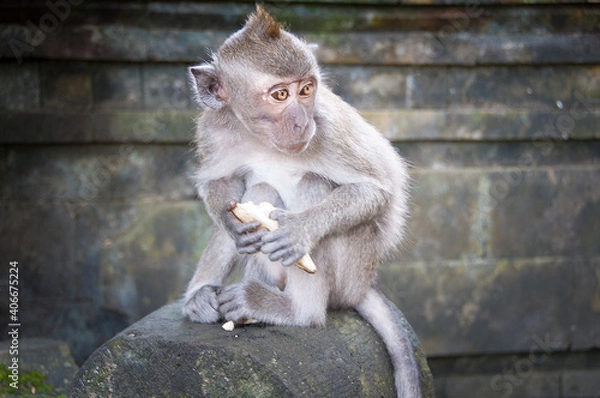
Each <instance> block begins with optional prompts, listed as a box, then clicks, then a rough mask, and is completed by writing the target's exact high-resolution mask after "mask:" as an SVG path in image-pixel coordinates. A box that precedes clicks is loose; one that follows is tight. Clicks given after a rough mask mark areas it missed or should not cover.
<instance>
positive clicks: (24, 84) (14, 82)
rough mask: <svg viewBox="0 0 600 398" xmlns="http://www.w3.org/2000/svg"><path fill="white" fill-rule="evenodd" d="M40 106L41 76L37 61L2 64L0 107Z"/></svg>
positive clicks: (13, 108) (35, 107) (19, 108)
mask: <svg viewBox="0 0 600 398" xmlns="http://www.w3.org/2000/svg"><path fill="white" fill-rule="evenodd" d="M39 107H40V77H39V71H38V64H37V63H35V62H31V63H24V64H21V65H18V64H15V63H1V64H0V109H11V110H17V109H18V110H24V109H32V108H33V109H37V108H39Z"/></svg>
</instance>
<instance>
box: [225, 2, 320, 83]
mask: <svg viewBox="0 0 600 398" xmlns="http://www.w3.org/2000/svg"><path fill="white" fill-rule="evenodd" d="M214 59H215V60H218V61H219V62H221V63H222V64H236V63H237V64H239V65H243V66H244V68H243V69H244V70H245V69H247V67H248V66H254V67H255V68H256V69H257V70H259V71H263V72H266V73H268V74H271V75H274V76H279V77H287V76H302V75H309V74H311V73H312V74H315V73H314V72H315V71H316V70H317V69H318V66H317V62H316V58H315V57H314V54H313V53H312V51H311V48H310V47H308V46H307V44H306V43H305V42H304V41H303V40H301V39H299V38H297V37H296V36H294V35H292V34H291V33H289V32H287V31H286V30H285V29H284V27H283V25H282V24H281V23H280V22H279V21H277V20H276V19H275V18H274V17H273V16H271V14H269V13H268V12H267V11H265V9H264V8H263V7H262V6H260V5H257V6H256V11H255V12H254V13H252V14H250V15H249V16H248V20H247V21H246V24H245V25H244V27H243V28H242V29H241V30H239V31H237V32H236V33H234V34H233V35H232V36H230V37H229V38H228V39H227V40H226V41H225V43H223V45H222V46H221V47H220V48H219V50H218V51H217V53H216V54H215V57H214Z"/></svg>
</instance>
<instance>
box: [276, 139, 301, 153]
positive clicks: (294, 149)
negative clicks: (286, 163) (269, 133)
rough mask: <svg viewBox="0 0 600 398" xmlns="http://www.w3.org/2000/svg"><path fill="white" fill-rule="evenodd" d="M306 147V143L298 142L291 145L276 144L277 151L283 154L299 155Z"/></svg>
mask: <svg viewBox="0 0 600 398" xmlns="http://www.w3.org/2000/svg"><path fill="white" fill-rule="evenodd" d="M307 146H308V141H300V142H295V143H291V144H279V143H278V144H277V149H279V150H280V151H282V152H285V153H290V154H294V153H300V152H303V151H304V150H305V149H306V147H307Z"/></svg>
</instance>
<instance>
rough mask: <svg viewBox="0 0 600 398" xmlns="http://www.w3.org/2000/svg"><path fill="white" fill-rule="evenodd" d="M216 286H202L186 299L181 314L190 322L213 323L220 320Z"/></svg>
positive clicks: (217, 288)
mask: <svg viewBox="0 0 600 398" xmlns="http://www.w3.org/2000/svg"><path fill="white" fill-rule="evenodd" d="M219 289H220V288H219V287H217V286H210V285H204V286H202V287H201V288H200V289H198V291H196V292H195V293H193V295H192V296H191V297H189V298H188V297H187V296H188V295H187V294H186V301H185V303H184V304H183V307H182V312H183V314H184V315H186V316H187V317H189V318H190V320H191V321H192V322H199V323H215V322H218V321H219V319H221V314H220V313H219V303H218V301H217V292H218V290H219Z"/></svg>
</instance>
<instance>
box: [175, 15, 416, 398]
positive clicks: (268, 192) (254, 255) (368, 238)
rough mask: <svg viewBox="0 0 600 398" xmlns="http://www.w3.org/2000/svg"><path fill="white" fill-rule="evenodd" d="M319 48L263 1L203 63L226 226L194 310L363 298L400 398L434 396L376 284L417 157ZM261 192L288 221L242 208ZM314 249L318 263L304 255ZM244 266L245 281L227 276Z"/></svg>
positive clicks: (203, 123)
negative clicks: (371, 119)
mask: <svg viewBox="0 0 600 398" xmlns="http://www.w3.org/2000/svg"><path fill="white" fill-rule="evenodd" d="M314 53H315V47H314V46H312V45H309V44H307V43H306V42H305V41H304V40H303V39H301V38H299V37H297V36H295V35H293V34H292V33H290V32H288V31H287V30H285V29H284V28H283V26H282V25H281V23H280V22H278V21H277V20H276V19H275V18H274V17H273V16H271V15H270V14H269V13H267V11H266V10H265V9H264V8H263V7H262V6H257V8H256V11H254V12H253V13H251V14H250V15H249V16H248V19H247V21H246V23H245V25H244V26H243V27H242V28H241V29H240V30H239V31H237V32H235V33H233V34H232V35H231V36H230V37H229V38H228V39H226V40H225V42H224V43H223V44H222V45H221V46H220V47H219V49H218V50H217V51H216V52H215V53H213V54H212V57H211V58H212V60H211V61H208V62H205V63H202V64H200V65H195V66H191V67H190V68H189V74H190V81H191V84H192V87H193V90H194V92H195V95H196V99H197V100H198V102H199V104H200V105H201V106H202V107H203V108H204V111H203V113H202V115H201V116H200V117H199V118H198V120H197V130H196V137H195V142H194V143H195V147H196V152H197V157H198V159H199V167H198V169H197V171H196V173H195V175H194V180H195V184H196V189H197V192H198V195H199V197H200V198H201V199H202V200H203V202H204V205H205V208H206V211H207V213H208V214H209V216H210V217H211V219H212V221H213V222H214V224H215V227H214V231H213V234H212V236H211V238H210V239H209V241H208V243H207V246H206V248H205V250H204V252H203V253H202V255H201V258H200V260H199V263H198V267H197V269H196V272H195V274H194V276H193V277H192V280H191V281H190V283H189V285H188V287H187V290H186V292H185V294H184V297H183V306H182V311H183V313H184V315H186V316H187V317H189V319H190V320H191V321H193V322H200V323H215V322H218V321H220V320H227V321H230V320H231V321H234V322H235V323H244V322H245V321H248V320H255V321H258V322H263V323H266V324H272V325H284V326H305V327H310V326H322V325H324V324H325V321H326V314H327V311H328V310H330V309H331V310H336V309H350V308H353V309H355V310H356V311H357V312H358V313H359V314H360V315H361V316H362V317H363V318H364V319H366V320H367V321H368V322H369V323H370V324H371V325H373V327H374V328H375V330H376V331H377V332H378V333H379V335H380V336H381V338H382V340H383V341H384V343H385V345H386V348H387V350H388V352H389V354H390V357H391V359H392V363H393V365H394V377H395V386H396V390H397V394H398V397H410V398H415V397H421V396H423V394H422V388H421V384H420V381H419V373H420V372H419V367H418V364H417V360H416V358H415V356H414V347H413V345H412V343H411V341H410V339H409V337H408V335H407V333H406V332H405V330H404V328H403V327H402V325H401V324H400V318H399V316H398V314H397V309H395V307H394V306H393V305H391V304H390V302H389V301H388V300H387V298H386V297H385V296H384V295H383V293H382V292H381V291H380V290H379V288H378V287H377V283H376V275H377V271H376V268H377V266H378V264H379V263H380V262H382V261H383V260H385V259H386V258H388V256H389V255H390V254H391V253H393V252H394V250H396V248H397V246H398V245H399V243H400V242H401V240H402V238H403V236H404V234H405V228H406V220H407V217H408V187H409V185H410V180H409V176H408V167H407V164H406V161H405V160H403V158H402V157H401V156H400V155H399V154H398V153H397V152H396V150H395V149H394V147H393V146H392V144H391V143H390V142H389V141H388V140H387V139H386V138H384V137H383V135H382V134H381V133H380V132H378V131H377V130H376V129H375V127H373V126H372V125H371V124H369V123H368V122H367V121H366V120H364V119H363V118H362V117H361V116H360V115H359V113H358V111H357V110H356V109H354V108H353V107H352V106H351V105H349V104H348V103H346V102H344V101H343V100H342V99H341V98H340V97H338V96H337V95H335V94H334V93H333V92H332V90H331V89H330V88H329V87H328V86H327V84H326V82H325V81H324V79H323V77H322V73H321V71H320V68H319V65H318V63H317V59H316V56H315V54H314ZM247 201H253V202H254V203H257V204H258V203H260V202H262V201H265V202H268V203H271V204H273V205H274V206H275V208H276V210H274V211H272V212H271V214H270V215H269V217H270V218H272V219H274V220H277V221H278V222H279V226H280V228H279V229H277V230H275V231H267V230H266V229H263V228H259V223H257V222H250V223H241V222H240V221H239V220H237V219H236V218H235V216H234V215H233V214H232V212H231V210H232V206H234V205H235V204H236V203H243V202H247ZM306 253H310V255H311V256H312V258H313V260H314V262H315V264H316V265H317V267H318V270H317V272H316V273H314V274H309V273H306V272H304V271H302V270H300V269H299V268H297V267H294V266H291V265H292V264H294V263H295V262H296V261H298V260H299V259H300V258H301V257H302V256H303V255H305V254H306ZM236 266H242V267H243V270H244V271H243V277H242V280H241V281H240V282H236V283H231V284H228V285H225V286H224V282H225V280H226V278H227V277H228V275H229V274H230V273H231V271H232V269H233V268H234V267H236Z"/></svg>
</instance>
